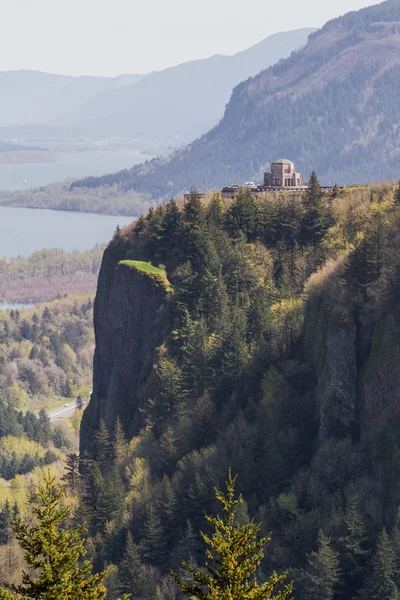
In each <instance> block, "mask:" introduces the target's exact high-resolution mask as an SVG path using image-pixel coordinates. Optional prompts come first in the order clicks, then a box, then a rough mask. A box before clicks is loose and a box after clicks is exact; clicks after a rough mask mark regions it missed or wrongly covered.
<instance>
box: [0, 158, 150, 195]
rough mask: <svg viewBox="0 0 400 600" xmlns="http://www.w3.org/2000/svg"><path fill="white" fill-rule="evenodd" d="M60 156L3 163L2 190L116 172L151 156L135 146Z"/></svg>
mask: <svg viewBox="0 0 400 600" xmlns="http://www.w3.org/2000/svg"><path fill="white" fill-rule="evenodd" d="M57 157H58V160H57V161H55V162H48V163H45V162H43V163H32V164H7V165H1V164H0V190H27V189H29V188H35V187H41V186H45V185H48V184H49V183H56V182H57V181H63V180H64V179H67V178H73V179H80V178H81V177H86V176H88V175H104V174H105V173H115V172H116V171H120V170H122V169H129V168H130V167H132V166H133V165H134V164H137V163H139V162H144V161H145V160H146V159H148V158H151V156H150V155H147V154H143V153H141V152H139V151H138V150H133V149H123V150H96V151H94V150H93V151H90V152H78V151H75V152H66V153H58V154H57Z"/></svg>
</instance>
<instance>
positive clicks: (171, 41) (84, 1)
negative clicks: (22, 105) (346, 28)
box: [0, 0, 374, 76]
mask: <svg viewBox="0 0 400 600" xmlns="http://www.w3.org/2000/svg"><path fill="white" fill-rule="evenodd" d="M370 4H374V2H373V0H369V1H365V0H301V1H300V0H283V1H278V0H0V6H1V20H0V71H6V70H7V71H8V70H13V69H35V70H41V71H48V72H50V73H62V74H66V75H105V76H115V75H119V74H121V73H148V72H150V71H155V70H160V69H163V68H166V67H168V66H172V65H176V64H179V63H181V62H185V61H188V60H193V59H197V58H205V57H207V56H211V55H212V54H234V53H235V52H238V51H240V50H244V49H245V48H248V47H249V46H252V45H253V44H255V43H257V42H259V41H260V40H262V39H264V38H266V37H267V36H268V35H271V34H273V33H277V32H279V31H288V30H291V29H299V28H302V27H320V26H322V25H323V24H324V23H325V22H326V21H328V20H329V19H331V18H334V17H336V16H339V15H341V14H344V13H346V12H348V11H350V10H357V9H359V8H363V7H364V6H368V5H370Z"/></svg>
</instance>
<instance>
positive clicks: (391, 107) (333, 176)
mask: <svg viewBox="0 0 400 600" xmlns="http://www.w3.org/2000/svg"><path fill="white" fill-rule="evenodd" d="M399 28H400V1H399V0H387V1H386V2H383V3H382V4H379V5H377V6H373V7H369V8H365V9H363V10H360V11H358V12H352V13H349V14H347V15H345V16H344V17H340V18H338V19H335V20H333V21H330V22H329V23H327V24H326V25H325V26H324V27H323V28H322V29H321V30H318V31H317V32H315V33H313V34H312V35H311V36H310V38H309V42H308V44H307V46H306V47H305V48H304V49H302V50H300V51H299V52H297V53H294V54H292V56H291V57H290V58H288V59H286V60H283V61H281V62H279V63H278V64H277V65H275V66H273V67H271V68H269V69H267V70H265V71H263V72H261V73H260V74H259V75H257V76H256V77H254V78H252V79H250V80H248V81H245V82H243V83H241V84H240V85H238V86H237V87H236V88H235V89H234V91H233V94H232V97H231V100H230V102H229V104H228V105H227V107H226V111H225V115H224V118H223V119H222V121H221V122H220V123H219V125H218V126H217V127H215V128H214V129H212V130H211V131H210V132H209V133H208V134H206V135H205V136H203V137H201V138H200V139H198V140H196V141H195V142H193V144H191V145H189V146H187V147H186V148H185V149H183V150H181V151H178V152H177V153H176V154H174V155H172V156H171V157H168V158H162V159H155V160H153V161H151V162H148V163H146V164H143V165H137V166H135V167H133V168H132V169H131V170H129V171H123V172H121V173H117V174H115V175H114V176H112V175H107V176H104V177H100V178H88V179H85V180H83V181H80V182H76V183H74V184H73V187H77V186H79V187H97V186H101V185H110V184H113V183H118V185H119V186H120V187H121V188H122V189H134V190H136V191H137V192H145V193H149V194H151V195H152V197H153V198H155V199H159V198H166V199H169V198H170V197H171V195H173V194H176V193H180V192H182V191H183V190H184V189H190V188H192V187H196V188H198V189H201V190H203V189H210V188H213V187H217V186H218V187H220V186H222V185H226V184H233V183H243V182H244V181H248V180H253V179H254V180H255V181H261V180H262V173H263V171H264V168H265V166H266V164H267V163H268V161H270V162H272V161H274V160H276V159H277V158H278V157H280V156H288V157H289V158H290V159H291V160H293V161H294V162H295V163H296V167H297V168H298V169H299V170H300V171H302V172H303V173H304V175H305V176H306V177H308V176H309V173H310V171H311V167H314V168H316V170H317V172H318V173H319V175H320V178H321V181H322V182H323V183H325V184H328V183H329V182H331V183H332V184H333V183H335V182H337V183H340V184H352V183H369V182H373V181H378V180H383V179H394V178H396V177H397V176H398V173H399V171H400V161H399V158H398V152H397V151H396V147H397V146H398V144H399V130H398V127H397V125H396V124H397V123H398V122H399V120H400V113H399V110H400V109H399V104H398V101H397V97H398V93H397V90H398V88H399V77H400V58H399V57H400V53H399V48H400V29H399Z"/></svg>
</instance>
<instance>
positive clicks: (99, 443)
mask: <svg viewBox="0 0 400 600" xmlns="http://www.w3.org/2000/svg"><path fill="white" fill-rule="evenodd" d="M94 437H95V444H96V462H97V463H98V465H99V467H100V469H101V471H102V472H103V471H104V470H105V468H106V467H107V465H108V464H109V462H110V460H111V450H112V448H111V440H110V434H109V432H108V429H107V426H106V424H105V422H104V419H101V420H100V424H99V429H98V430H97V431H96V433H95V436H94Z"/></svg>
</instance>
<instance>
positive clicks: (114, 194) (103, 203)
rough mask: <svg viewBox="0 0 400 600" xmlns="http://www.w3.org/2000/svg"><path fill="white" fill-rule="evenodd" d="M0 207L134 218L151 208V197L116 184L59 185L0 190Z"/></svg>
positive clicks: (65, 183)
mask: <svg viewBox="0 0 400 600" xmlns="http://www.w3.org/2000/svg"><path fill="white" fill-rule="evenodd" d="M0 206H14V207H16V206H19V207H27V208H47V209H52V210H72V211H75V212H84V213H96V214H100V215H127V216H132V217H136V216H139V215H141V214H142V212H143V211H145V210H147V209H148V208H149V207H150V206H151V197H150V196H149V195H148V194H139V193H137V192H135V191H133V190H127V191H124V190H123V189H122V188H121V189H120V188H119V186H117V185H107V186H106V187H103V188H101V189H98V190H95V189H90V190H89V189H86V190H71V189H70V185H69V183H68V182H62V183H54V184H50V185H47V186H45V187H40V188H32V189H29V190H19V191H9V190H0Z"/></svg>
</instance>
